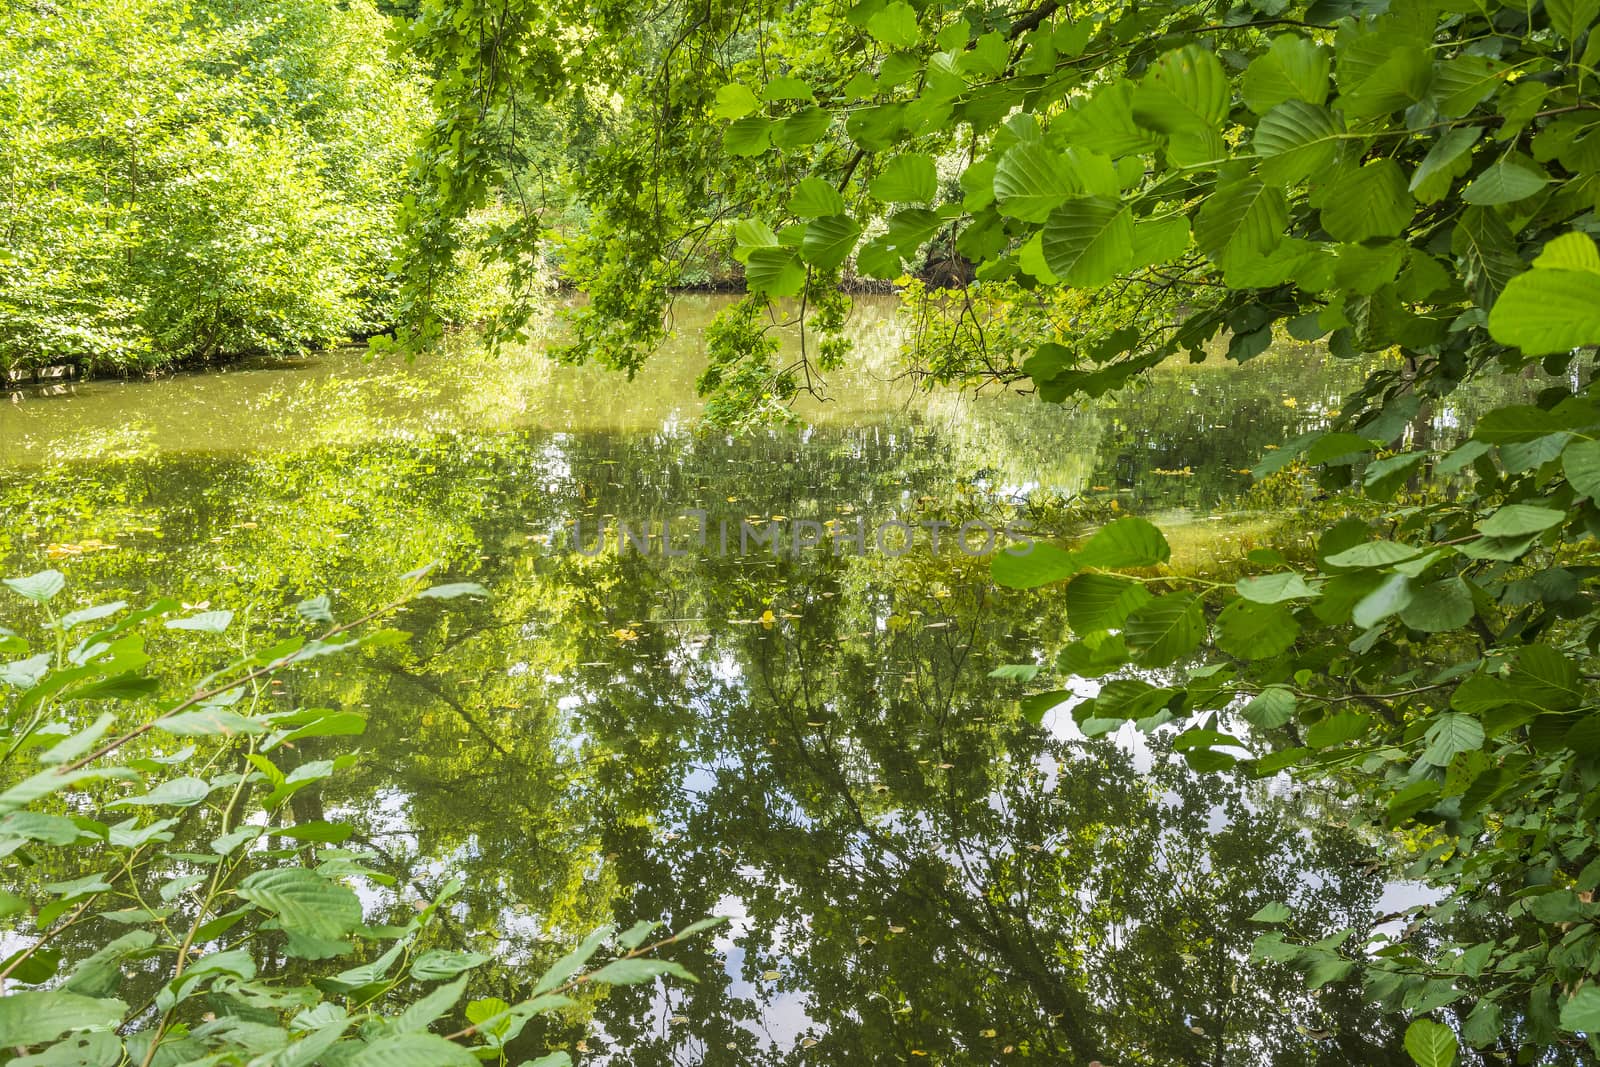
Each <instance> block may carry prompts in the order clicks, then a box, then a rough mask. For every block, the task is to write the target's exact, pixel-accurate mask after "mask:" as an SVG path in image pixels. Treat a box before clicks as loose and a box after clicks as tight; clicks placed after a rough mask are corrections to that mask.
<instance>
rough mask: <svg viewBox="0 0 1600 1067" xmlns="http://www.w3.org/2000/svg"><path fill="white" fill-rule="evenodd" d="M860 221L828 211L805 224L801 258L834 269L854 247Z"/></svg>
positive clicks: (801, 243) (823, 267)
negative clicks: (823, 215) (831, 213)
mask: <svg viewBox="0 0 1600 1067" xmlns="http://www.w3.org/2000/svg"><path fill="white" fill-rule="evenodd" d="M860 237H861V224H860V223H858V222H856V220H855V219H852V218H851V217H850V216H848V215H828V216H825V217H823V218H819V219H812V220H811V221H810V222H809V223H807V224H806V232H805V236H804V237H802V238H801V239H800V258H801V259H803V260H805V261H806V262H807V263H810V264H811V265H812V266H814V267H816V268H818V269H819V270H835V269H837V268H838V267H839V266H840V265H841V264H843V263H844V261H845V260H846V259H849V258H850V253H851V252H853V251H855V247H856V241H857V240H858V239H859V238H860Z"/></svg>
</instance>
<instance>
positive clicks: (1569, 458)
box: [1561, 441, 1600, 499]
mask: <svg viewBox="0 0 1600 1067" xmlns="http://www.w3.org/2000/svg"><path fill="white" fill-rule="evenodd" d="M1561 470H1562V472H1563V473H1564V474H1566V476H1567V481H1568V482H1570V483H1571V485H1572V488H1573V489H1576V490H1577V491H1578V493H1579V495H1581V496H1586V497H1589V498H1590V499H1600V441H1574V442H1573V443H1572V444H1570V445H1568V446H1567V449H1566V451H1565V452H1563V453H1562V454H1561Z"/></svg>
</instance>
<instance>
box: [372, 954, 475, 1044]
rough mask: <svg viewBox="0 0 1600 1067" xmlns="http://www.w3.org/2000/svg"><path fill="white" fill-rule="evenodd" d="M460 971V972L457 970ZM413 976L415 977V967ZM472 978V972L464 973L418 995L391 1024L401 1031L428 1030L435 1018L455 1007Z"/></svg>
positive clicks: (415, 1031)
mask: <svg viewBox="0 0 1600 1067" xmlns="http://www.w3.org/2000/svg"><path fill="white" fill-rule="evenodd" d="M457 973H459V972H457ZM412 976H413V977H415V976H416V974H415V969H413V972H412ZM471 980H472V976H471V975H470V974H463V975H461V977H460V978H457V979H456V980H455V981H454V982H450V983H449V984H447V985H442V986H439V987H438V988H437V989H433V990H431V991H429V992H428V993H426V994H425V995H423V996H421V997H418V998H417V999H416V1000H414V1001H412V1002H411V1003H410V1004H408V1005H406V1010H405V1011H403V1012H401V1013H400V1014H399V1016H397V1017H396V1018H395V1019H394V1021H393V1022H392V1023H390V1026H391V1027H392V1028H393V1029H394V1030H395V1031H397V1032H399V1033H417V1032H419V1031H422V1030H426V1029H427V1028H428V1026H429V1025H430V1024H432V1023H433V1021H434V1020H435V1019H438V1018H439V1017H440V1016H441V1015H443V1014H444V1013H445V1012H447V1011H449V1010H450V1009H451V1008H453V1007H455V1005H456V1002H457V1001H459V1000H460V999H461V994H462V993H464V992H466V989H467V983H468V982H470V981H471Z"/></svg>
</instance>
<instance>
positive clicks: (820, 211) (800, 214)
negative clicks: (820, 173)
mask: <svg viewBox="0 0 1600 1067" xmlns="http://www.w3.org/2000/svg"><path fill="white" fill-rule="evenodd" d="M789 213H790V214H792V215H794V216H796V217H797V218H802V219H815V218H820V217H821V216H823V215H843V214H844V213H845V211H844V197H843V196H840V195H839V190H837V189H835V188H834V187H833V186H831V185H829V184H828V183H827V182H825V181H823V180H822V179H821V178H802V179H801V180H800V183H799V184H798V185H796V186H795V187H794V193H793V194H792V195H791V196H790V197H789Z"/></svg>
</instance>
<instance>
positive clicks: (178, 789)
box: [106, 776, 211, 808]
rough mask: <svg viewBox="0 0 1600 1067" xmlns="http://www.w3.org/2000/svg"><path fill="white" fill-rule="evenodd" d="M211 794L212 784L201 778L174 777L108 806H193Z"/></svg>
mask: <svg viewBox="0 0 1600 1067" xmlns="http://www.w3.org/2000/svg"><path fill="white" fill-rule="evenodd" d="M210 794H211V786H210V785H208V784H207V783H206V782H205V781H203V780H202V779H199V778H193V777H187V776H186V777H183V778H172V779H169V780H167V781H165V782H162V783H161V784H160V785H158V786H156V787H155V788H154V789H152V790H150V791H149V792H148V793H144V794H142V795H140V796H136V797H124V798H122V799H121V800H118V801H115V802H113V803H111V804H107V805H106V807H108V808H148V807H155V806H157V805H161V804H171V805H172V806H173V807H177V808H192V807H194V806H195V805H196V804H198V803H200V802H201V801H202V800H204V799H205V798H206V797H207V796H209V795H210Z"/></svg>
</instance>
